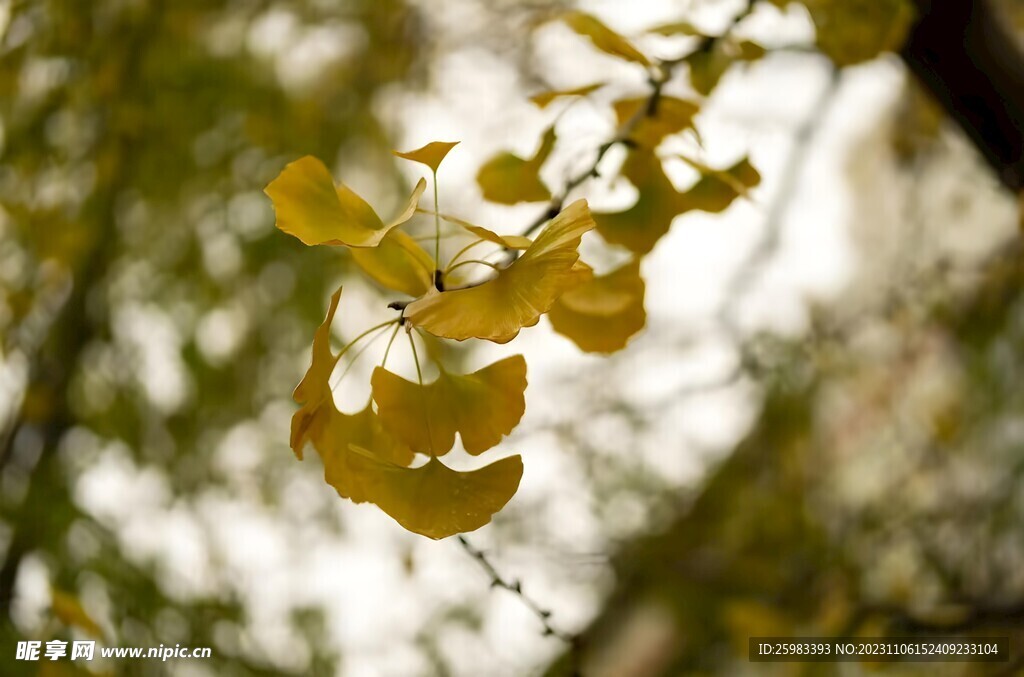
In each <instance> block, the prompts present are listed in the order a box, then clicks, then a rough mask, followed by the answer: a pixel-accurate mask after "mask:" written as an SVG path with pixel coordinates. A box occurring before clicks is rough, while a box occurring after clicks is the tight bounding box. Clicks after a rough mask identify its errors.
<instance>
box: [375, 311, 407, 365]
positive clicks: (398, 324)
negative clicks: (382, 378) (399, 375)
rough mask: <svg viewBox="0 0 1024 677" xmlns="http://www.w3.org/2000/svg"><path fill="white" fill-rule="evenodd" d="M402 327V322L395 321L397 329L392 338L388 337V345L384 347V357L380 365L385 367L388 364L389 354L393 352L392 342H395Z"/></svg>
mask: <svg viewBox="0 0 1024 677" xmlns="http://www.w3.org/2000/svg"><path fill="white" fill-rule="evenodd" d="M401 328H402V323H401V322H396V323H395V330H394V331H393V332H391V338H389V339H388V347H387V348H385V349H384V359H383V360H381V361H380V366H381V368H382V369H383V368H384V367H385V366H387V363H388V355H390V354H391V344H392V343H394V342H395V337H396V336H398V330H399V329H401Z"/></svg>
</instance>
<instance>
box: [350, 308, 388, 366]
mask: <svg viewBox="0 0 1024 677" xmlns="http://www.w3.org/2000/svg"><path fill="white" fill-rule="evenodd" d="M397 322H398V318H395V319H394V320H388V321H387V322H381V323H380V324H377V325H374V326H372V327H370V328H369V329H367V330H366V331H364V332H363V333H362V334H360V335H359V336H357V337H355V338H354V339H352V341H351V342H349V344H348V345H347V346H345V347H344V348H342V349H341V352H340V353H338V359H339V360H340V359H341V358H342V357H344V355H345V353H347V352H348V351H349V349H351V348H352V346H354V345H355V344H357V343H359V342H360V341H361V340H363V339H364V338H366V336H367V335H368V334H371V333H373V332H375V331H377V330H378V329H381V328H383V327H388V326H391V325H392V324H395V323H397Z"/></svg>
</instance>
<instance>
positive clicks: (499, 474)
mask: <svg viewBox="0 0 1024 677" xmlns="http://www.w3.org/2000/svg"><path fill="white" fill-rule="evenodd" d="M352 451H353V452H354V453H364V458H366V460H367V461H368V462H369V463H370V464H372V465H374V466H375V470H376V472H374V473H372V474H370V475H368V476H369V477H372V481H373V486H372V488H371V490H370V491H371V493H372V494H373V496H374V498H373V502H374V503H376V504H377V506H378V507H379V508H380V509H381V510H383V511H384V512H386V513H387V514H388V515H390V516H391V517H392V518H393V519H394V520H395V521H396V522H398V523H399V524H401V525H402V526H403V527H405V528H406V529H408V530H409V531H412V532H413V533H417V534H420V535H422V536H426V537H428V538H433V539H435V540H437V539H441V538H446V537H448V536H454V535H455V534H460V533H466V532H469V531H475V530H476V529H479V528H480V527H482V526H484V525H485V524H487V523H488V522H490V521H491V516H492V515H494V513H496V512H498V511H499V510H501V509H502V508H503V507H505V504H506V503H508V502H509V500H510V499H511V498H512V496H514V495H515V493H516V491H517V490H518V489H519V481H520V480H521V479H522V477H523V459H522V457H520V456H510V457H509V458H503V459H502V460H500V461H496V462H494V463H492V464H490V465H487V466H484V467H483V468H480V469H479V470H472V471H469V472H459V471H456V470H452V469H451V468H449V467H448V466H446V465H444V464H443V463H441V461H439V460H437V458H435V457H431V458H430V460H429V461H428V462H427V464H426V465H424V466H421V467H419V468H402V467H399V466H397V465H392V464H389V463H385V462H382V461H379V460H377V458H376V457H375V456H373V455H372V454H369V453H365V452H363V451H362V450H361V449H359V448H358V447H353V448H352Z"/></svg>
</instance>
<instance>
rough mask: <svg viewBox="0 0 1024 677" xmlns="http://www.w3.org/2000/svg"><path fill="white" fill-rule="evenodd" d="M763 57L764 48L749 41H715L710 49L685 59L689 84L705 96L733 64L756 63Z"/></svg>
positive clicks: (697, 52) (699, 51)
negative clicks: (687, 66)
mask: <svg viewBox="0 0 1024 677" xmlns="http://www.w3.org/2000/svg"><path fill="white" fill-rule="evenodd" d="M764 55H765V49H764V47H762V46H761V45H758V44H757V43H755V42H750V41H749V40H744V41H741V42H737V41H734V40H728V39H723V40H717V41H716V42H715V44H714V46H713V47H712V49H710V50H698V51H696V52H694V53H693V54H691V55H690V56H688V57H687V58H686V62H687V63H688V64H689V65H690V83H691V84H692V85H693V88H694V89H695V90H697V91H698V92H699V93H701V94H703V95H705V96H707V95H708V94H710V93H711V90H713V89H714V88H715V86H716V85H717V84H718V82H719V80H721V79H722V76H723V75H725V72H726V71H727V70H729V68H730V67H731V66H732V65H733V64H734V63H738V62H749V61H756V60H758V59H760V58H761V57H763V56H764Z"/></svg>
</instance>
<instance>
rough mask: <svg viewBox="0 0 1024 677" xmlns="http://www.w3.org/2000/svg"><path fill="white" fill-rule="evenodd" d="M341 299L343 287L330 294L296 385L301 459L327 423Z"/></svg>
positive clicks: (294, 443) (295, 437)
mask: <svg viewBox="0 0 1024 677" xmlns="http://www.w3.org/2000/svg"><path fill="white" fill-rule="evenodd" d="M340 300H341V287H338V291H336V292H334V294H332V295H331V304H330V307H329V308H328V309H327V317H326V318H325V319H324V321H323V323H322V324H321V325H320V326H319V327H318V328H317V330H316V332H315V333H314V334H313V357H312V359H311V360H310V364H309V369H307V370H306V374H305V376H303V377H302V380H301V381H299V385H297V386H295V392H294V393H292V397H293V398H294V399H295V401H296V402H297V403H298V404H299V405H301V406H300V407H299V410H298V411H296V412H295V414H294V415H293V416H292V432H291V442H290V443H291V447H292V451H293V452H295V455H296V456H297V457H298V458H299V460H302V450H303V447H305V446H306V442H307V441H308V440H309V439H311V438H312V437H313V436H314V435H315V434H316V433H317V432H318V429H319V428H321V427H322V426H324V425H326V422H327V419H328V416H329V415H330V412H331V410H333V409H334V399H333V396H332V395H331V385H330V379H331V372H333V371H334V365H336V364H337V363H338V357H339V356H338V355H335V354H334V353H333V352H331V323H332V322H334V313H335V312H336V311H337V310H338V302H339V301H340Z"/></svg>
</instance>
